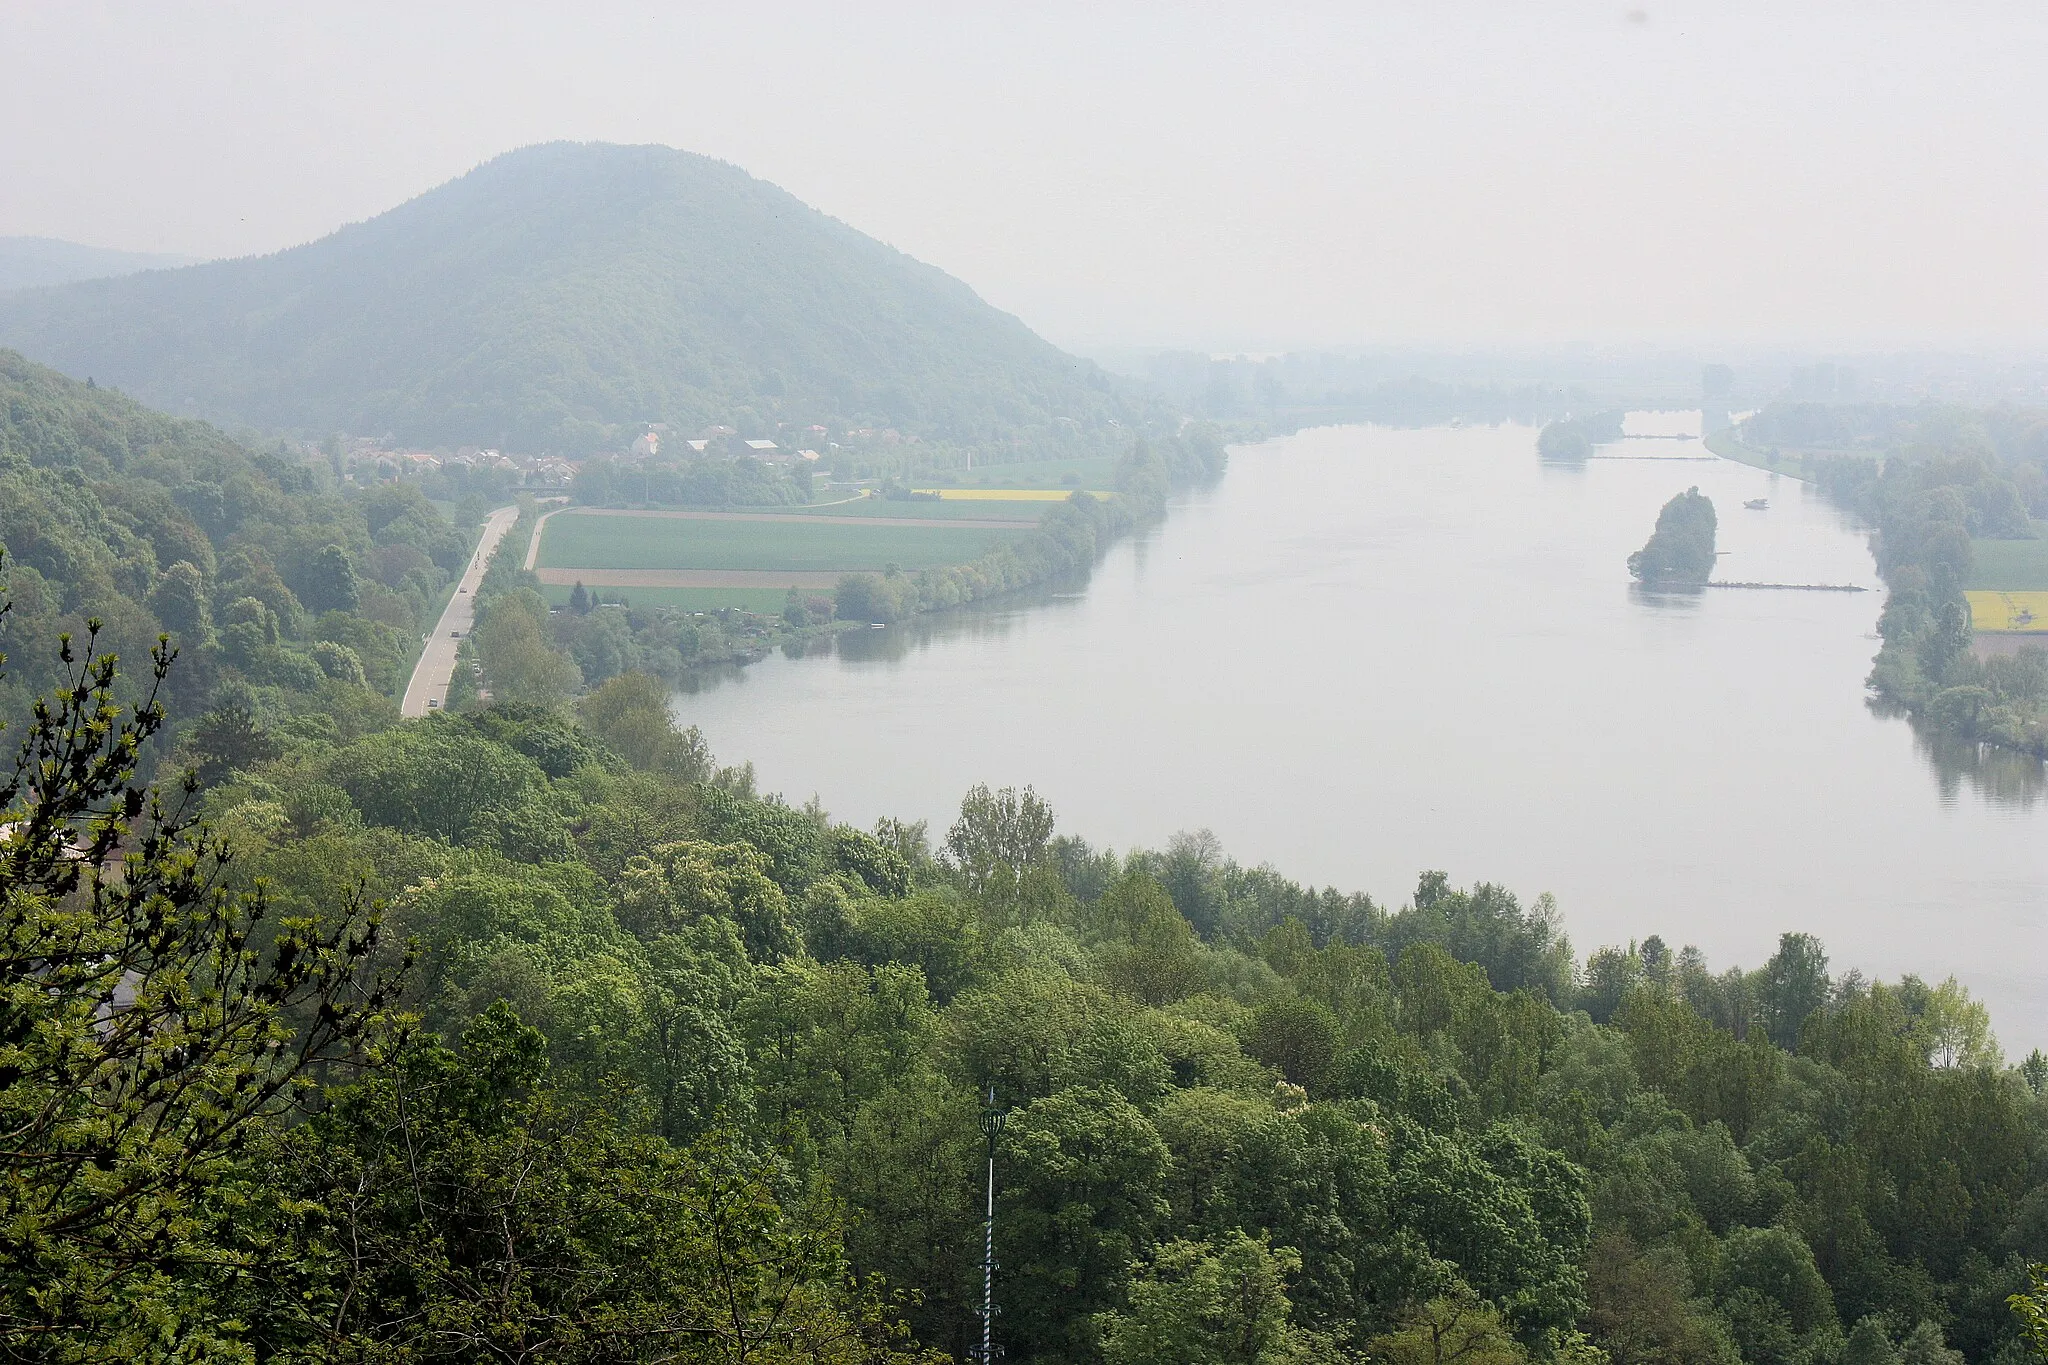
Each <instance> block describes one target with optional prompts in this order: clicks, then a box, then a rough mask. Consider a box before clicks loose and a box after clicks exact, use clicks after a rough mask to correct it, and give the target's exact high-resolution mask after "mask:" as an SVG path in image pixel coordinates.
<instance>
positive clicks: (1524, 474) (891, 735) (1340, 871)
mask: <svg viewBox="0 0 2048 1365" xmlns="http://www.w3.org/2000/svg"><path fill="white" fill-rule="evenodd" d="M1630 429H1631V430H1632V431H1637V432H1653V431H1660V430H1665V431H1682V430H1688V429H1689V430H1693V431H1697V430H1698V427H1697V416H1696V414H1639V415H1637V416H1635V417H1633V418H1631V428H1630ZM1534 451H1535V433H1534V432H1533V431H1532V430H1530V429H1528V428H1521V427H1501V428H1484V427H1480V428H1435V429H1429V430H1422V431H1395V430H1387V429H1382V428H1369V427H1351V428H1332V429H1323V430H1317V431H1310V432H1304V433H1302V434H1300V435H1298V436H1294V437H1290V438H1287V439H1283V440H1276V441H1271V442H1267V443H1265V444H1262V445H1259V446H1255V447H1249V448H1243V449H1239V450H1236V451H1234V452H1233V453H1232V457H1231V466H1230V472H1229V473H1228V475H1227V476H1226V477H1225V478H1224V479H1223V481H1222V482H1221V483H1220V484H1219V485H1218V486H1217V487H1215V488H1213V489H1210V490H1207V491H1205V492H1203V493H1201V494H1199V495H1195V496H1192V497H1189V498H1188V499H1186V500H1184V501H1183V502H1181V503H1179V504H1177V505H1176V506H1175V508H1174V510H1173V514H1172V516H1171V517H1170V518H1169V519H1168V520H1167V521H1166V522H1165V523H1164V524H1163V525H1162V526H1160V527H1158V528H1156V529H1154V530H1153V531H1152V532H1151V533H1149V534H1148V535H1147V536H1146V537H1144V538H1143V539H1141V540H1137V541H1132V542H1126V543H1124V544H1122V545H1120V546H1118V547H1117V548H1116V549H1114V550H1113V551H1112V552H1111V553H1110V554H1109V556H1108V557H1107V559H1106V560H1105V561H1104V563H1103V564H1102V565H1101V566H1100V567H1099V568H1098V569H1097V571H1096V572H1095V574H1094V576H1093V578H1092V580H1091V581H1090V582H1089V583H1088V584H1087V585H1086V586H1085V590H1081V591H1078V592H1077V593H1074V594H1071V595H1066V596H1061V597H1052V596H1050V595H1047V597H1046V600H1042V601H1039V602H1036V603H1030V604H1021V605H1014V606H1010V607H1007V608H1005V609H1002V610H996V611H988V612H980V613H962V614H955V615H953V616H952V617H949V618H946V619H932V620H925V621H920V622H917V623H914V624H912V625H910V626H905V627H898V628H893V629H891V630H888V631H873V632H862V633H860V634H859V635H857V636H851V637H849V638H846V639H845V640H844V642H843V643H842V644H841V645H840V647H839V648H838V649H837V650H836V651H834V652H832V653H830V654H828V655H826V656H825V657H811V658H803V659H791V658H783V657H777V658H774V659H770V660H768V661H766V662H764V663H761V664H758V665H756V666H754V667H752V668H750V669H747V670H746V671H745V672H744V673H740V674H738V675H736V676H734V677H731V678H725V679H717V680H710V681H707V682H706V683H705V684H704V685H702V686H701V687H699V688H698V689H697V690H696V691H694V692H692V693H689V694H685V695H679V696H678V697H677V699H676V709H677V711H678V713H679V715H680V716H681V717H682V718H683V719H684V720H686V721H688V722H691V723H694V724H697V725H699V726H701V727H703V730H704V733H705V735H706V736H707V738H708V739H709V740H710V742H711V745H712V747H713V749H714V751H715V752H716V753H717V754H718V755H719V757H720V759H721V760H722V761H725V762H733V761H737V760H740V759H751V760H753V762H754V763H755V764H756V766H757V768H758V770H759V773H760V778H761V783H762V786H763V788H764V789H765V790H771V791H774V790H779V791H782V792H784V793H786V794H787V795H788V796H789V797H790V798H791V799H792V800H796V801H801V800H802V799H804V798H805V797H808V796H810V795H811V794H813V793H816V794H818V795H819V796H820V797H822V798H823V800H824V802H825V804H826V806H827V807H828V808H829V809H830V810H831V811H832V812H833V814H834V816H835V817H837V818H839V819H843V820H851V821H855V822H858V823H860V824H863V825H866V824H870V823H872V822H873V821H874V819H875V818H876V817H878V816H881V815H897V816H903V817H907V818H923V819H927V820H929V821H931V823H932V827H933V829H934V831H936V832H941V833H942V832H943V830H944V829H945V827H946V825H947V824H948V823H949V822H950V819H951V817H952V815H953V813H954V812H955V811H956V809H957V805H958V801H959V798H960V795H961V793H962V792H963V791H965V790H966V789H967V788H968V787H969V786H971V785H972V784H974V783H976V782H981V781H986V782H988V783H990V784H991V785H1005V784H1012V785H1017V786H1022V785H1024V784H1026V783H1029V784H1031V785H1032V786H1035V787H1036V788H1037V789H1038V790H1039V792H1040V793H1041V794H1043V795H1044V796H1045V797H1047V798H1048V799H1049V800H1050V801H1051V803H1052V805H1053V808H1054V810H1055V811H1056V812H1057V813H1058V815H1059V819H1060V828H1061V829H1062V830H1063V831H1068V832H1075V833H1080V834H1083V835H1085V836H1087V837H1088V838H1089V839H1091V840H1093V841H1095V842H1096V843H1098V844H1101V843H1108V844H1112V845H1115V846H1117V847H1127V846H1130V845H1134V844H1142V845H1150V846H1159V845H1162V844H1164V843H1165V841H1166V840H1167V839H1168V838H1169V837H1170V836H1171V835H1172V834H1173V833H1174V832H1175V831H1177V830H1183V829H1196V828H1201V827H1207V828H1209V829H1212V830H1214V831H1215V833H1216V834H1217V836H1218V837H1219V838H1220V839H1221V840H1222V841H1223V844H1224V846H1225V847H1226V848H1227V849H1228V850H1229V851H1230V853H1231V854H1232V855H1233V856H1234V857H1236V858H1237V859H1238V860H1239V861H1241V862H1245V863H1260V862H1270V863H1272V864H1274V865H1275V866H1276V867H1278V868H1279V869H1281V870H1282V871H1283V872H1285V873H1286V874H1288V875H1289V876H1292V877H1294V878H1296V879H1298V880H1302V881H1309V882H1314V883H1319V884H1330V885H1335V886H1338V887H1341V888H1344V889H1347V890H1365V891H1370V892H1371V893H1372V894H1373V895H1374V896H1375V897H1377V898H1379V899H1381V900H1383V901H1385V902H1387V903H1389V904H1399V903H1401V902H1402V901H1404V900H1405V899H1406V897H1407V894H1408V892H1409V891H1410V890H1411V889H1412V888H1413V886H1414V884H1415V875H1416V873H1417V872H1418V871H1420V870H1422V869H1425V868H1443V869H1445V870H1447V871H1448V872H1450V874H1451V876H1452V878H1453V880H1454V881H1457V882H1460V883H1465V882H1471V881H1478V880H1488V881H1496V882H1501V883H1505V884H1507V885H1509V886H1511V887H1513V888H1515V889H1516V890H1517V891H1518V892H1520V893H1521V894H1522V895H1523V896H1524V897H1525V899H1526V898H1530V897H1533V896H1535V895H1536V893H1538V892H1540V891H1550V892H1553V893H1554V894H1555V895H1556V896H1557V898H1558V901H1559V902H1560V904H1561V906H1562V908H1563V910H1564V913H1565V917H1566V923H1567V926H1568V928H1569V930H1570V932H1571V935H1572V940H1573V943H1574V945H1575V946H1576V947H1577V948H1578V950H1579V951H1580V953H1581V954H1582V955H1583V954H1584V953H1587V952H1589V951H1590V950H1592V949H1593V948H1595V947H1598V946H1600V945H1602V944H1606V943H1614V942H1620V941H1625V940H1627V939H1630V938H1638V939H1639V938H1642V937H1644V936H1646V935H1649V934H1652V933H1657V934H1662V935H1663V936H1664V937H1665V938H1666V939H1667V940H1670V941H1672V942H1673V943H1696V944H1698V945H1699V946H1700V947H1701V948H1703V949H1705V950H1706V952H1707V953H1708V955H1709V957H1710V958H1711V960H1712V961H1713V963H1714V965H1715V966H1716V967H1717V968H1719V967H1724V966H1727V965H1730V964H1733V963H1740V964H1742V965H1745V966H1754V965H1756V964H1757V963H1759V962H1760V961H1762V960H1763V958H1765V957H1766V956H1768V955H1769V953H1770V952H1771V951H1772V949H1773V947H1774V946H1775V943H1776V939H1777V935H1778V934H1779V932H1780V931H1782V930H1785V929H1803V930H1807V931H1810V932H1812V933H1815V934H1818V935H1820V936H1821V937H1822V938H1823V939H1824V940H1825V941H1826V943H1827V946H1828V949H1829V952H1830V954H1831V957H1832V960H1833V965H1834V967H1835V969H1836V970H1837V971H1838V972H1839V971H1842V970H1845V969H1847V968H1850V967H1858V968H1861V969H1862V970H1863V971H1864V972H1866V973H1868V974H1871V975H1875V976H1895V975H1897V974H1899V973H1902V972H1906V971H1915V972H1918V973H1920V974H1922V975H1923V976H1928V977H1931V978H1939V977H1942V976H1945V975H1947V974H1949V973H1951V972H1953V973H1955V974H1956V975H1957V976H1959V977H1961V978H1962V979H1963V981H1964V982H1965V983H1966V984H1968V985H1969V986H1970V987H1971V988H1972V989H1973V990H1974V991H1976V992H1977V993H1978V994H1979V995H1980V996H1982V997H1984V998H1986V999H1988V1000H1989V1001H1990V1002H1991V1005H1992V1008H1993V1011H1994V1015H1993V1017H1994V1023H1995V1024H1996V1026H1997V1028H1998V1030H1999V1033H2000V1036H2001V1038H2002V1039H2003V1040H2004V1041H2005V1042H2006V1044H2007V1046H2008V1049H2009V1050H2010V1049H2013V1048H2015V1047H2016V1048H2018V1050H2020V1051H2022V1052H2023V1051H2024V1050H2025V1049H2026V1048H2027V1047H2031V1046H2033V1045H2035V1044H2037V1043H2040V1044H2048V965H2044V964H2048V953H2044V949H2048V894H2044V893H2048V842H2044V838H2043V836H2044V834H2048V801H2043V800H2042V798H2041V792H2042V770H2041V765H2039V764H2037V763H2031V762H2025V763H2021V762H2011V761H2004V762H1999V761H1992V760H1988V759H1980V758H1979V757H1978V756H1977V755H1976V754H1975V753H1974V752H1969V751H1965V752H1963V753H1960V754H1957V753H1944V752H1939V751H1937V750H1935V749H1933V748H1931V747H1930V746H1928V745H1926V744H1925V743H1923V742H1922V741H1921V740H1920V739H1918V738H1917V737H1916V735H1915V732H1914V730H1913V729H1912V728H1911V727H1910V726H1909V725H1908V724H1907V723H1906V722H1905V721H1903V720H1901V719H1898V718H1895V717H1887V716H1883V715H1880V714H1878V713H1876V712H1875V711H1874V710H1873V709H1872V708H1871V706H1870V705H1869V704H1868V703H1867V702H1866V700H1865V694H1864V691H1863V687H1862V680H1863V677H1864V675H1865V674H1866V673H1867V672H1868V670H1869V666H1870V657H1871V655H1872V654H1873V653H1874V652H1875V651H1876V648H1877V642H1876V639H1875V636H1874V633H1873V628H1874V624H1875V621H1876V618H1877V612H1878V608H1879V605H1880V594H1879V593H1878V592H1875V591H1872V592H1865V593H1812V592H1741V591H1727V590H1722V591H1710V592H1706V593H1704V594H1699V595H1694V596H1653V595H1647V594H1644V593H1642V592H1641V591H1640V590H1637V589H1634V588H1632V587H1631V585H1630V583H1629V580H1628V576H1627V574H1626V572H1625V569H1624V561H1625V559H1626V557H1627V555H1628V553H1629V551H1631V550H1633V549H1635V548H1637V547H1638V546H1639V545H1641V543H1642V541H1643V540H1644V538H1645V537H1646V536H1647V535H1648V532H1649V529H1650V527H1651V525H1652V523H1653V522H1654V520H1655V518H1656V514H1657V509H1658V508H1659V507H1660V506H1661V505H1662V504H1663V503H1664V501H1665V500H1666V499H1667V498H1669V497H1670V496H1671V495H1672V494H1674V493H1677V492H1679V491H1681V490H1682V489H1684V488H1686V487H1688V486H1690V485H1694V484H1697V485H1698V486H1699V488H1700V489H1701V491H1703V492H1705V493H1707V494H1708V495H1709V496H1711V497H1712V498H1713V499H1714V503H1715V507H1716V509H1717V510H1718V511H1719V513H1720V521H1721V535H1720V544H1721V547H1722V549H1723V550H1724V551H1725V553H1724V555H1723V558H1722V560H1721V566H1720V570H1719V575H1718V576H1719V577H1721V578H1724V579H1729V580H1738V581H1768V582H1787V583H1816V582H1824V583H1859V584H1864V585H1866V586H1869V587H1871V588H1876V587H1877V579H1876V576H1875V574H1874V572H1873V570H1872V567H1871V561H1870V555H1869V552H1868V549H1867V548H1866V544H1865V540H1864V536H1863V533H1862V532H1861V531H1860V530H1859V529H1858V528H1857V527H1856V526H1855V525H1854V524H1852V523H1851V522H1850V521H1849V520H1848V519H1846V518H1845V517H1844V516H1843V515H1842V514H1840V513H1838V512H1837V511H1835V510H1834V509H1832V508H1831V507H1829V506H1828V505H1827V504H1826V503H1825V502H1824V501H1823V500H1822V499H1821V498H1820V497H1819V496H1818V495H1817V494H1815V493H1812V492H1811V491H1809V490H1808V489H1806V488H1805V487H1804V486H1802V485H1800V484H1798V483H1796V482H1794V481H1792V480H1790V479H1780V478H1778V477H1776V476H1773V475H1770V474H1767V473H1764V472H1762V471H1759V470H1755V469H1751V468H1748V467H1746V466H1743V465H1739V464H1734V463H1730V462H1726V461H1717V460H1699V459H1690V460H1688V459H1678V458H1669V457H1677V456H1688V455H1690V456H1699V455H1701V454H1702V453H1703V452H1702V451H1701V448H1700V446H1699V444H1698V443H1697V442H1676V441H1651V440H1636V441H1624V442H1621V443H1618V444H1615V445H1611V446H1607V447H1604V448H1603V449H1602V452H1601V453H1602V455H1606V456H1625V457H1629V458H1595V459H1592V460H1589V461H1585V462H1583V463H1579V464H1574V465H1556V464H1546V463H1544V462H1541V461H1539V460H1538V458H1537V457H1536V455H1535V453H1534ZM1646 457H1648V458H1646ZM1655 457H1665V458H1655ZM1757 497H1766V498H1768V499H1769V500H1770V507H1769V509H1768V510H1767V511H1761V512H1756V511H1746V510H1744V508H1743V506H1742V503H1743V502H1744V500H1746V499H1750V498H1757Z"/></svg>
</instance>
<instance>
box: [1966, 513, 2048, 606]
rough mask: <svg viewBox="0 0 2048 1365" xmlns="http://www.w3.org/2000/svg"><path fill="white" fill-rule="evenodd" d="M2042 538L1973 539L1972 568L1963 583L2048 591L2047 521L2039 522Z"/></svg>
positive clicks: (1985, 586)
mask: <svg viewBox="0 0 2048 1365" xmlns="http://www.w3.org/2000/svg"><path fill="white" fill-rule="evenodd" d="M2034 529H2035V530H2037V531H2039V532H2041V534H2042V536H2043V537H2044V538H2043V539H2040V540H1973V541H1971V542H1970V559H1971V562H1972V566H1973V567H1972V568H1971V570H1970V577H1969V580H1968V581H1967V582H1965V583H1964V584H1963V586H1964V587H1966V588H1984V589H1988V590H1990V591H1994V592H1998V591H2003V592H2048V522H2040V521H2037V522H2035V523H2034Z"/></svg>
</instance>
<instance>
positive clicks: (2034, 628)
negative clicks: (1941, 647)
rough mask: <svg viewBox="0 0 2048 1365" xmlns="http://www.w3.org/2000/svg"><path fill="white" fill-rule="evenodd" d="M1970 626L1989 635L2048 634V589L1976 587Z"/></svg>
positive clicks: (1967, 595) (1972, 601) (1972, 600)
mask: <svg viewBox="0 0 2048 1365" xmlns="http://www.w3.org/2000/svg"><path fill="white" fill-rule="evenodd" d="M1963 595H1964V596H1965V597H1968V598H1969V599H1970V628H1971V629H1972V630H1974V631H1977V632H1979V633H1980V634H1987V635H2048V592H1990V591H1986V590H1984V589H1981V588H1980V589H1974V590H1972V591H1969V592H1966V593H1964V594H1963Z"/></svg>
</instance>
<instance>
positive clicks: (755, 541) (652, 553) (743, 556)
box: [535, 509, 1030, 582]
mask: <svg viewBox="0 0 2048 1365" xmlns="http://www.w3.org/2000/svg"><path fill="white" fill-rule="evenodd" d="M1029 529H1030V523H1028V522H999V523H996V524H993V525H987V526H962V525H959V524H957V523H954V522H945V523H942V524H939V525H926V526H917V525H905V524H904V523H903V522H902V521H901V520H898V519H886V520H885V519H872V520H860V519H854V518H836V517H835V518H831V519H829V520H828V519H824V518H819V517H787V518H784V517H777V518H775V519H773V520H766V519H762V518H759V517H748V516H738V517H736V518H734V519H726V517H725V516H724V515H719V516H716V517H713V516H708V515H703V514H698V515H687V514H680V515H679V514H673V513H670V514H661V513H656V514H623V515H590V514H588V513H587V512H585V511H583V510H580V509H579V510H577V511H573V512H564V513H561V514H559V515H557V516H554V517H552V518H550V519H549V521H548V524H547V529H546V531H545V533H544V534H543V537H542V540H541V545H540V553H539V555H538V556H537V563H536V566H535V567H536V568H537V569H541V570H548V569H567V570H577V569H581V570H596V569H618V570H622V569H632V570H725V571H773V572H777V573H784V572H787V571H790V570H809V571H813V572H828V571H829V572H843V571H847V570H856V569H881V568H883V567H885V566H887V565H890V564H895V565H897V566H899V567H901V568H903V569H905V570H917V569H925V568H933V567H936V566H939V565H943V564H961V563H965V562H967V561H969V560H972V559H975V558H978V557H979V556H981V555H983V554H985V553H987V552H988V551H989V550H992V549H994V548H995V547H996V546H998V545H1001V544H1003V543H1004V542H1006V541H1007V540H1009V539H1011V538H1012V537H1014V536H1016V535H1017V534H1019V533H1020V532H1023V531H1027V530H1029ZM547 578H548V575H545V574H543V580H544V581H546V580H547ZM585 581H586V582H587V581H589V579H588V578H587V577H586V579H585Z"/></svg>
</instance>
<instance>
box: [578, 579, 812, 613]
mask: <svg viewBox="0 0 2048 1365" xmlns="http://www.w3.org/2000/svg"><path fill="white" fill-rule="evenodd" d="M575 590H576V589H575V587H574V585H572V584H562V583H547V584H543V585H542V586H541V593H542V595H543V596H545V597H546V598H547V599H548V605H549V606H551V607H566V606H568V605H569V594H570V593H572V592H574V591H575ZM589 591H590V592H591V593H592V594H593V595H596V594H603V595H604V596H606V597H610V598H612V599H614V600H617V599H618V598H621V597H623V598H625V599H626V603H627V605H628V606H633V607H676V608H678V609H680V610H682V611H715V610H717V609H718V608H719V607H738V608H739V609H740V610H741V611H757V612H760V613H761V614H762V615H764V616H779V615H781V614H782V604H783V603H784V602H786V601H788V600H789V593H788V590H787V589H784V588H592V589H589ZM802 592H803V595H804V596H805V597H830V596H831V595H832V594H831V592H830V590H828V589H825V588H805V589H802Z"/></svg>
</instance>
